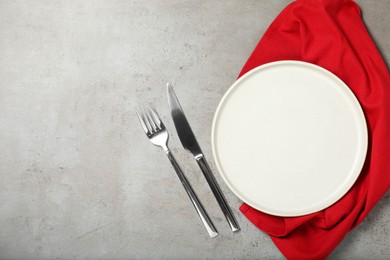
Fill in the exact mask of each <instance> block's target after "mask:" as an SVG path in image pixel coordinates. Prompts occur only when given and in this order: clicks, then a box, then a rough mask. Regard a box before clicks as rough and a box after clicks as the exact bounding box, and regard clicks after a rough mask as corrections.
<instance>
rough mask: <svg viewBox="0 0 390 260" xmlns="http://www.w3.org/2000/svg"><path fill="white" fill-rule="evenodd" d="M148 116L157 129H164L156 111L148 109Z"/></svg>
mask: <svg viewBox="0 0 390 260" xmlns="http://www.w3.org/2000/svg"><path fill="white" fill-rule="evenodd" d="M148 109H149V112H150V115H151V116H152V118H153V122H154V123H155V124H156V126H157V129H158V130H161V129H162V128H163V127H164V124H163V123H162V122H161V119H160V116H159V115H158V114H157V112H156V110H154V109H153V108H151V107H148Z"/></svg>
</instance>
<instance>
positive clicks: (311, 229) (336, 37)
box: [240, 0, 390, 259]
mask: <svg viewBox="0 0 390 260" xmlns="http://www.w3.org/2000/svg"><path fill="white" fill-rule="evenodd" d="M277 60H300V61H306V62H310V63H314V64H317V65H319V66H321V67H323V68H325V69H327V70H329V71H331V72H333V73H334V74H335V75H337V76H338V77H339V78H341V79H342V80H343V81H344V82H345V83H346V84H347V85H348V86H349V87H350V88H351V90H352V91H353V93H354V94H355V95H356V97H357V99H358V100H359V102H360V104H361V106H362V108H363V111H364V113H365V116H366V120H367V124H368V126H367V127H368V132H369V147H368V154H367V158H366V162H365V165H364V167H363V170H362V172H361V174H360V176H359V178H358V180H357V182H356V183H355V184H354V186H353V187H352V188H351V189H350V190H349V192H348V193H347V194H346V195H345V196H344V197H343V198H342V199H340V200H339V201H338V202H336V203H335V204H333V205H332V206H330V207H328V208H327V209H325V210H322V211H320V212H316V213H313V214H310V215H306V216H300V217H290V218H284V217H277V216H271V215H267V214H265V213H263V212H260V211H257V210H255V209H253V208H251V207H250V206H248V205H246V204H243V205H242V206H241V208H240V210H241V212H242V213H243V214H244V215H245V216H246V217H247V218H248V219H249V220H250V221H251V222H252V223H253V224H254V225H256V226H257V227H258V228H259V229H261V230H263V231H264V232H266V233H268V234H269V235H270V236H271V238H272V240H273V242H274V243H275V245H276V246H277V247H278V248H279V249H280V251H281V252H282V253H283V254H284V256H286V257H287V258H288V259H321V258H325V257H327V256H328V255H329V254H330V253H331V252H332V251H333V249H334V248H335V247H336V246H337V245H338V244H339V243H340V242H341V241H342V239H343V238H344V236H345V235H346V234H347V233H348V232H349V231H350V230H351V229H353V228H354V227H356V226H357V225H358V224H359V223H360V222H361V221H362V220H363V219H364V217H365V216H366V215H367V214H368V213H369V212H370V210H371V209H372V208H373V207H374V206H375V204H376V203H377V202H378V200H379V199H380V198H381V197H382V196H383V195H384V194H385V193H386V191H387V190H388V189H389V188H390V160H389V159H390V149H389V147H390V74H389V71H388V69H387V67H386V65H385V63H384V61H383V59H382V58H381V55H380V53H379V52H378V50H377V48H376V46H375V44H374V42H373V41H372V39H371V38H370V36H369V34H368V32H367V30H366V28H365V26H364V23H363V21H362V19H361V15H360V9H359V7H358V6H357V4H356V3H355V2H353V1H352V0H297V1H295V2H293V3H291V4H290V5H288V6H287V7H286V8H285V9H284V10H283V11H282V12H281V13H280V15H279V16H278V17H277V18H276V19H275V21H274V22H273V23H272V24H271V25H270V27H269V28H268V30H267V31H266V33H265V34H264V36H263V37H262V39H261V40H260V42H259V44H258V45H257V47H256V48H255V50H254V51H253V53H252V54H251V56H250V57H249V59H248V61H247V62H246V64H245V66H244V67H243V69H242V71H241V73H240V76H241V75H243V74H244V73H246V72H248V71H249V70H251V69H253V68H255V67H257V66H259V65H262V64H264V63H267V62H272V61H277Z"/></svg>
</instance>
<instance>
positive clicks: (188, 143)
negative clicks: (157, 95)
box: [167, 83, 240, 232]
mask: <svg viewBox="0 0 390 260" xmlns="http://www.w3.org/2000/svg"><path fill="white" fill-rule="evenodd" d="M167 96H168V103H169V107H170V109H171V115H172V118H173V122H174V124H175V127H176V131H177V135H178V136H179V139H180V141H181V143H182V145H183V146H184V148H185V149H186V150H188V151H189V152H191V153H192V155H193V156H194V157H195V160H196V162H197V163H198V165H199V167H200V169H201V170H202V172H203V175H204V177H205V178H206V180H207V183H208V184H209V186H210V188H211V190H212V191H213V194H214V196H215V198H216V199H217V201H218V204H219V206H220V207H221V210H222V212H223V214H224V215H225V217H226V220H227V221H228V223H229V226H230V228H231V229H232V231H233V232H235V231H239V230H240V227H239V226H238V223H237V221H236V219H235V218H234V215H233V213H232V211H231V209H230V207H229V205H228V203H227V202H226V199H225V197H224V195H223V193H222V191H221V188H220V187H219V185H218V183H217V181H216V180H215V177H214V175H213V173H212V171H211V169H210V167H209V165H208V163H207V161H206V159H205V158H204V155H203V153H202V150H201V149H200V146H199V144H198V141H197V140H196V138H195V135H194V133H193V132H192V129H191V126H190V124H189V123H188V121H187V118H186V116H185V114H184V111H183V109H182V108H181V105H180V103H179V100H178V99H177V97H176V94H175V92H174V91H173V88H172V87H171V85H170V84H169V83H167Z"/></svg>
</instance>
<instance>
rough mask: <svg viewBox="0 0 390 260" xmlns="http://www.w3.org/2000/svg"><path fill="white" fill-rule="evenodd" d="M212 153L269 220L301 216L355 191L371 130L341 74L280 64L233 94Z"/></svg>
mask: <svg viewBox="0 0 390 260" xmlns="http://www.w3.org/2000/svg"><path fill="white" fill-rule="evenodd" d="M212 149H213V155H214V159H215V162H216V165H217V168H218V170H219V172H220V173H221V175H222V177H223V179H224V181H225V182H226V184H227V186H228V187H229V188H230V189H231V190H232V191H233V192H234V193H235V194H236V195H237V196H238V197H239V198H240V199H241V200H243V201H244V202H245V203H247V204H248V205H250V206H252V207H254V208H255V209H258V210H260V211H263V212H266V213H268V214H272V215H277V216H300V215H305V214H309V213H313V212H316V211H319V210H322V209H324V208H326V207H328V206H330V205H331V204H333V203H334V202H336V201H337V200H339V199H340V198H341V197H342V196H343V195H344V194H345V193H346V192H347V191H348V190H349V189H350V188H351V186H352V185H353V184H354V182H355V181H356V179H357V177H358V176H359V174H360V171H361V169H362V166H363V163H364V161H365V157H366V151H367V127H366V121H365V118H364V114H363V111H362V109H361V107H360V105H359V102H358V101H357V99H356V97H355V96H354V94H353V93H352V91H351V90H350V89H349V88H348V87H347V86H346V85H345V84H344V83H343V82H342V81H341V80H340V79H339V78H338V77H336V76H335V75H334V74H332V73H331V72H329V71H327V70H325V69H323V68H321V67H319V66H316V65H313V64H310V63H306V62H299V61H278V62H272V63H268V64H265V65H263V66H260V67H257V68H255V69H253V70H251V71H250V72H248V73H247V74H245V75H244V76H242V77H241V78H240V79H239V80H237V81H236V82H235V83H234V84H233V85H232V86H231V87H230V88H229V90H228V91H227V93H226V94H225V96H224V97H223V99H222V101H221V103H220V104H219V106H218V109H217V111H216V114H215V116H214V121H213V127H212Z"/></svg>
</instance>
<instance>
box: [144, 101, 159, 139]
mask: <svg viewBox="0 0 390 260" xmlns="http://www.w3.org/2000/svg"><path fill="white" fill-rule="evenodd" d="M144 109H145V114H146V118H147V119H148V123H149V124H150V126H151V127H152V132H154V133H155V132H157V130H158V129H157V125H156V123H155V122H154V120H153V117H152V115H151V113H150V110H151V109H150V108H149V107H146V108H144Z"/></svg>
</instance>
